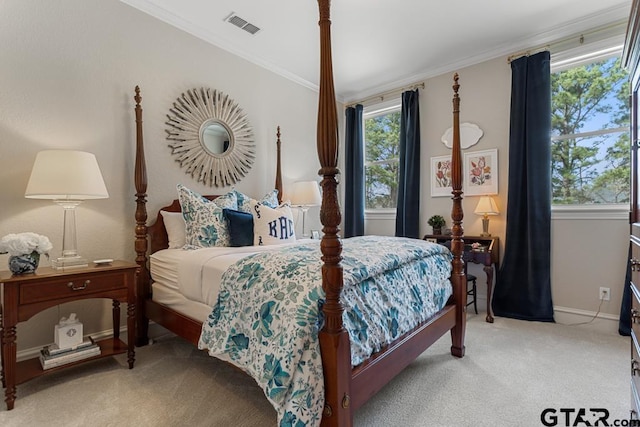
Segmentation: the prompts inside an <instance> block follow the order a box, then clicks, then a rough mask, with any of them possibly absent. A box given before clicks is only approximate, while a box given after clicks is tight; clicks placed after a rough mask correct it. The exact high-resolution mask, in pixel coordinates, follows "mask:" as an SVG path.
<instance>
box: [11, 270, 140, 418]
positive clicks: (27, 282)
mask: <svg viewBox="0 0 640 427" xmlns="http://www.w3.org/2000/svg"><path fill="white" fill-rule="evenodd" d="M137 268H138V266H137V264H134V263H130V262H126V261H114V262H113V263H111V264H107V265H97V266H89V267H80V268H72V269H67V270H64V271H63V270H54V269H52V268H49V267H44V268H39V269H38V270H37V271H36V272H35V273H34V274H25V275H22V276H12V275H11V273H10V272H9V271H2V272H0V284H1V285H2V306H0V321H1V323H0V330H1V331H2V336H1V342H0V344H1V347H2V352H1V356H2V385H3V386H4V387H5V399H4V400H5V402H6V403H7V410H11V409H13V404H14V402H15V400H16V385H18V384H22V383H24V382H26V381H29V380H30V379H33V378H35V377H38V376H40V375H43V374H45V373H49V372H55V371H58V370H60V369H64V368H66V367H69V366H73V365H77V364H79V363H82V362H85V361H89V360H95V359H99V358H102V357H108V356H113V355H115V354H121V353H125V352H126V353H127V361H128V363H129V369H131V368H133V362H134V360H135V352H134V343H135V307H136V297H135V281H136V270H137ZM87 298H109V299H111V300H112V301H113V310H112V311H113V338H107V339H104V340H100V341H98V344H99V346H100V350H101V352H100V355H97V356H94V357H91V358H88V359H84V360H82V361H78V362H72V363H69V364H66V365H64V366H60V367H56V368H51V369H47V370H46V371H44V370H43V369H42V367H41V366H40V361H39V359H38V358H37V357H36V358H33V359H29V360H24V361H21V362H19V363H16V348H17V347H16V340H17V334H16V325H17V324H18V322H24V321H26V320H29V319H30V318H31V317H33V316H34V315H35V314H37V313H39V312H41V311H43V310H45V309H47V308H49V307H54V306H56V305H59V304H63V303H66V302H70V301H77V300H81V299H87ZM123 302H124V303H126V304H127V343H126V344H125V343H124V342H123V341H121V340H120V304H121V303H123ZM51 326H52V330H53V325H51Z"/></svg>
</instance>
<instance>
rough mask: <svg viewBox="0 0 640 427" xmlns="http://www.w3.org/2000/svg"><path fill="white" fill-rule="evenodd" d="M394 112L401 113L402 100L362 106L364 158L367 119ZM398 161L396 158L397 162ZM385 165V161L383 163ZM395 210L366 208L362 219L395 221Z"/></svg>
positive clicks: (365, 153) (394, 99)
mask: <svg viewBox="0 0 640 427" xmlns="http://www.w3.org/2000/svg"><path fill="white" fill-rule="evenodd" d="M396 111H402V98H401V97H394V98H392V99H388V100H385V101H381V102H376V103H375V104H371V105H367V106H364V108H363V111H362V135H363V139H362V143H363V144H364V147H363V153H364V158H365V159H366V158H367V152H366V150H367V146H366V142H365V140H364V134H365V133H364V126H365V122H366V120H367V119H372V118H374V117H378V116H382V115H385V114H389V113H395V112H396ZM399 161H400V159H399V158H398V162H399ZM373 163H375V162H373ZM385 163H386V161H385ZM367 164H369V162H367V161H366V160H364V165H363V170H364V168H366V166H367ZM363 190H364V189H363ZM396 212H397V208H378V209H371V208H367V207H366V202H365V209H364V219H365V221H366V220H394V221H395V219H396Z"/></svg>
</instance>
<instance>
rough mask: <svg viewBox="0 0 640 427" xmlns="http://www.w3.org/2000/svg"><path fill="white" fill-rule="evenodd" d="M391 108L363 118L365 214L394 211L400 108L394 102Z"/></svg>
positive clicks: (382, 109) (367, 114) (371, 113)
mask: <svg viewBox="0 0 640 427" xmlns="http://www.w3.org/2000/svg"><path fill="white" fill-rule="evenodd" d="M393 104H394V105H392V106H387V107H385V108H377V109H376V110H375V111H371V112H367V111H365V113H364V114H363V121H364V145H365V152H364V154H365V164H364V174H365V184H364V186H365V209H367V210H374V209H375V210H381V209H395V208H396V203H397V198H398V171H399V165H400V164H399V161H398V158H399V155H400V108H401V106H400V105H398V104H397V101H396V102H394V103H393ZM378 107H380V106H378Z"/></svg>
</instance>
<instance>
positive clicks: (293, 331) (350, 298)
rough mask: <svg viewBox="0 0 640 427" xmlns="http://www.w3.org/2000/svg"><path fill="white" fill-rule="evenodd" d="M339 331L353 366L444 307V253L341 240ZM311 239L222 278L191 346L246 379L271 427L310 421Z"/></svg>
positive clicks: (424, 245) (374, 239)
mask: <svg viewBox="0 0 640 427" xmlns="http://www.w3.org/2000/svg"><path fill="white" fill-rule="evenodd" d="M342 243H343V252H342V256H343V260H342V266H343V268H344V289H343V292H342V295H341V301H342V303H343V305H344V307H345V313H344V316H343V320H344V324H345V328H346V329H347V330H348V332H349V336H350V339H351V363H352V365H353V366H357V365H358V364H360V363H361V362H362V361H364V360H366V359H367V358H368V357H369V356H370V355H371V354H372V353H374V352H376V351H378V350H380V349H381V348H382V347H384V346H385V345H386V344H387V343H389V342H391V341H393V340H394V339H395V338H397V337H399V336H400V335H402V334H403V333H405V332H407V331H408V330H410V329H412V328H413V327H414V326H416V325H417V324H418V323H419V322H421V321H424V320H425V319H427V318H428V317H430V316H431V315H433V314H434V313H436V312H437V311H438V310H440V309H441V308H443V307H444V305H445V304H446V302H447V300H448V298H449V296H450V295H451V285H450V282H449V276H450V273H451V253H450V252H449V251H448V250H447V249H446V248H444V247H443V246H441V245H437V244H433V243H429V242H425V241H422V240H416V239H407V238H396V237H380V236H363V237H354V238H350V239H344V240H343V241H342ZM320 257H321V252H320V248H319V242H311V243H304V244H300V245H295V246H289V247H285V248H282V249H280V250H277V251H269V252H261V253H256V254H254V255H250V256H248V257H246V258H243V259H241V260H240V261H238V262H236V263H235V264H233V265H232V266H231V267H230V268H229V269H228V270H227V271H226V272H225V273H224V275H223V277H222V283H221V285H220V293H219V295H218V300H217V303H216V304H215V306H214V308H213V311H212V313H211V314H210V315H209V317H208V319H207V320H206V321H205V322H204V324H203V327H202V334H201V336H200V342H199V348H201V349H207V350H208V352H209V354H211V355H212V356H215V357H218V358H220V359H223V360H227V361H230V362H231V363H233V364H234V365H236V366H238V367H240V368H242V369H243V370H245V371H246V372H248V373H249V374H250V375H251V376H252V377H253V378H254V379H255V380H256V382H257V383H258V384H259V385H260V386H261V387H262V389H263V390H264V393H265V395H266V396H267V398H268V399H269V401H270V402H271V403H272V404H273V406H274V408H275V409H276V411H277V414H278V422H279V424H280V425H281V426H289V425H290V426H314V425H319V424H320V418H321V414H322V408H323V406H324V383H323V376H322V361H321V356H320V345H319V341H318V332H319V330H320V328H321V327H322V323H323V318H322V304H323V302H324V298H325V294H324V291H323V290H322V273H321V265H322V262H321V259H320Z"/></svg>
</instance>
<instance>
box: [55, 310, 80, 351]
mask: <svg viewBox="0 0 640 427" xmlns="http://www.w3.org/2000/svg"><path fill="white" fill-rule="evenodd" d="M54 336H55V343H56V345H57V346H58V348H60V349H65V348H74V347H77V346H78V345H80V344H82V337H83V334H82V323H80V320H78V318H77V317H76V314H75V313H71V315H69V318H68V319H67V318H66V317H63V318H62V319H60V323H58V324H57V325H56V326H55V327H54Z"/></svg>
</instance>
